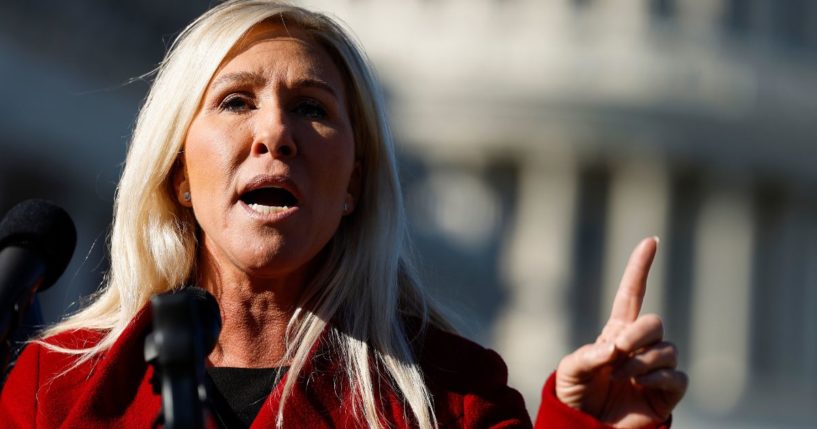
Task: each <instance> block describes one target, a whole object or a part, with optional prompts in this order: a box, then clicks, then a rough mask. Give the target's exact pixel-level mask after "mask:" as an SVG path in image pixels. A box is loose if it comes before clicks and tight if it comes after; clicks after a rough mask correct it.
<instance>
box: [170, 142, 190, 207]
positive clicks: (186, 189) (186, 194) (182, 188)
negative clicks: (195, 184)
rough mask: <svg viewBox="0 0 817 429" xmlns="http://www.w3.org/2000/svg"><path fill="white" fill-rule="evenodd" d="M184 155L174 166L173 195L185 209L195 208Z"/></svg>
mask: <svg viewBox="0 0 817 429" xmlns="http://www.w3.org/2000/svg"><path fill="white" fill-rule="evenodd" d="M183 156H184V154H181V156H179V160H178V161H176V165H175V166H173V173H172V174H173V193H174V194H175V195H176V200H177V201H178V202H179V204H181V205H182V206H184V207H193V201H192V198H191V196H190V181H189V180H188V179H187V167H186V166H185V164H184V158H183Z"/></svg>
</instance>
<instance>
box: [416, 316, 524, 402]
mask: <svg viewBox="0 0 817 429" xmlns="http://www.w3.org/2000/svg"><path fill="white" fill-rule="evenodd" d="M420 338H421V340H420V341H419V344H417V347H416V353H417V357H418V360H419V363H420V365H421V367H422V368H423V371H424V372H425V374H426V377H430V378H433V381H435V382H444V383H446V384H452V383H453V384H458V385H461V386H462V387H469V388H472V389H479V388H491V387H493V386H498V385H501V386H504V385H506V384H507V383H508V368H507V367H506V365H505V362H504V361H503V360H502V358H501V357H500V356H499V354H498V353H497V352H495V351H493V350H491V349H487V348H485V347H482V346H481V345H479V344H477V343H475V342H473V341H471V340H469V339H467V338H465V337H462V336H460V335H457V334H454V333H450V332H446V331H443V330H440V329H438V328H435V327H428V328H426V329H425V330H424V332H423V333H422V334H421V335H420Z"/></svg>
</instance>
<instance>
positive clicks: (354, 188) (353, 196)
mask: <svg viewBox="0 0 817 429" xmlns="http://www.w3.org/2000/svg"><path fill="white" fill-rule="evenodd" d="M362 188H363V167H362V166H361V165H360V161H355V165H354V167H353V168H352V175H351V177H349V186H348V187H347V188H346V194H347V195H346V198H347V200H351V201H349V203H350V204H349V209H348V210H344V212H345V213H344V214H350V213H352V212H353V211H354V208H355V206H356V205H357V203H358V201H360V194H361V192H362Z"/></svg>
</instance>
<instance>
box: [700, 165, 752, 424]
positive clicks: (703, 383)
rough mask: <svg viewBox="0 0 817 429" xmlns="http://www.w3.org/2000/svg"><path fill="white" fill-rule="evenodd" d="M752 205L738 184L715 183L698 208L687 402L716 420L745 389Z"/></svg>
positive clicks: (748, 324)
mask: <svg viewBox="0 0 817 429" xmlns="http://www.w3.org/2000/svg"><path fill="white" fill-rule="evenodd" d="M753 245H754V237H753V219H752V204H751V198H750V194H749V191H748V189H746V186H744V185H742V184H734V183H732V184H728V182H726V181H719V182H717V184H716V185H715V186H714V187H713V188H711V189H708V190H707V191H706V192H705V195H704V197H703V202H702V204H701V212H700V220H699V224H698V230H697V233H696V240H695V256H694V269H695V275H694V281H693V295H692V308H691V314H690V318H691V320H690V326H691V334H690V340H691V342H690V344H691V362H690V371H689V372H690V379H692V380H695V382H694V383H691V384H690V391H689V395H688V396H689V397H690V399H691V400H693V401H695V404H696V405H698V406H699V407H701V408H703V409H705V410H707V411H710V412H713V413H717V414H725V413H728V412H729V411H730V410H732V409H733V408H734V407H735V405H737V403H738V401H739V400H740V398H741V395H742V393H743V391H744V389H745V388H746V385H747V377H748V371H749V350H750V349H749V339H750V335H751V333H750V312H751V281H752V278H751V277H752V275H751V273H752V266H751V264H752V252H753Z"/></svg>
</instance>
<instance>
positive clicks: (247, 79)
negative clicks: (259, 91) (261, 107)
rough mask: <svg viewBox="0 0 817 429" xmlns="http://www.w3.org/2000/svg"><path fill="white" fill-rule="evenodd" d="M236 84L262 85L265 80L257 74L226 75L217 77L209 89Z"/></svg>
mask: <svg viewBox="0 0 817 429" xmlns="http://www.w3.org/2000/svg"><path fill="white" fill-rule="evenodd" d="M236 82H241V83H253V84H256V85H263V84H264V83H265V82H266V79H264V77H263V76H261V75H259V74H256V73H251V72H236V73H227V74H225V75H222V76H219V78H218V79H216V80H214V81H213V83H211V84H210V89H211V90H213V89H216V88H218V87H219V86H222V85H225V84H228V83H236Z"/></svg>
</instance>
